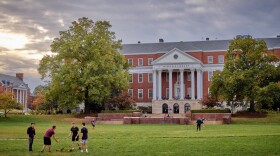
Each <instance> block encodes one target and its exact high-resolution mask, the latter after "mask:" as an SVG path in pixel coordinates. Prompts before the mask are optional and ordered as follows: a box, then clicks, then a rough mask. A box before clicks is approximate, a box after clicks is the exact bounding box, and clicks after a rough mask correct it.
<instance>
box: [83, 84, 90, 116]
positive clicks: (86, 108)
mask: <svg viewBox="0 0 280 156" xmlns="http://www.w3.org/2000/svg"><path fill="white" fill-rule="evenodd" d="M84 112H85V114H89V113H90V102H89V95H88V89H87V88H86V91H85V110H84Z"/></svg>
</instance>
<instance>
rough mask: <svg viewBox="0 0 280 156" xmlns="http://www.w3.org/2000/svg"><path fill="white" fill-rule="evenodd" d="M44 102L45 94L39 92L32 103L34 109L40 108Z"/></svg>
mask: <svg viewBox="0 0 280 156" xmlns="http://www.w3.org/2000/svg"><path fill="white" fill-rule="evenodd" d="M42 104H44V95H43V94H41V93H37V94H36V96H35V98H34V100H33V102H32V104H31V108H32V109H39V107H40V105H42Z"/></svg>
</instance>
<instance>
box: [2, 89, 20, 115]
mask: <svg viewBox="0 0 280 156" xmlns="http://www.w3.org/2000/svg"><path fill="white" fill-rule="evenodd" d="M12 97H13V95H12V94H11V93H1V94H0V109H3V110H4V116H5V117H7V114H8V113H9V112H10V111H11V110H12V109H15V108H16V107H17V102H16V100H15V99H13V98H12Z"/></svg>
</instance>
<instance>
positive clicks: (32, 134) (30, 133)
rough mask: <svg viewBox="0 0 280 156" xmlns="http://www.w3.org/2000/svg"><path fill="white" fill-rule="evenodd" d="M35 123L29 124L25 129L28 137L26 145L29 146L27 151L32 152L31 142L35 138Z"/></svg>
mask: <svg viewBox="0 0 280 156" xmlns="http://www.w3.org/2000/svg"><path fill="white" fill-rule="evenodd" d="M34 126H35V123H33V122H32V123H31V126H30V127H28V128H27V136H28V144H29V151H33V150H32V145H33V140H34V138H35V135H36V133H35V127H34Z"/></svg>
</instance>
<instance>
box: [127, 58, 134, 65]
mask: <svg viewBox="0 0 280 156" xmlns="http://www.w3.org/2000/svg"><path fill="white" fill-rule="evenodd" d="M127 60H128V64H129V65H130V66H133V58H129V59H127ZM130 61H131V63H130Z"/></svg>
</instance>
